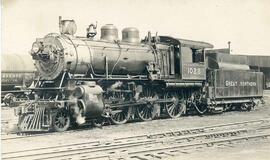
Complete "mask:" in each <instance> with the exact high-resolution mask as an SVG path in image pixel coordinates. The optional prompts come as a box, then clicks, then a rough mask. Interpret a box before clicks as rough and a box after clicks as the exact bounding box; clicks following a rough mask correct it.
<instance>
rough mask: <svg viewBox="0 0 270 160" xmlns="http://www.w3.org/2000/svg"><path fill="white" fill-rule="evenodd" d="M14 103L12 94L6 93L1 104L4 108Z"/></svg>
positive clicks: (14, 98) (14, 99)
mask: <svg viewBox="0 0 270 160" xmlns="http://www.w3.org/2000/svg"><path fill="white" fill-rule="evenodd" d="M15 101H16V97H15V95H14V94H12V93H8V94H6V95H5V96H4V99H3V102H4V103H5V105H6V106H10V105H12V103H14V102H15Z"/></svg>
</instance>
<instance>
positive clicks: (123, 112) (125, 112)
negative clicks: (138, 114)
mask: <svg viewBox="0 0 270 160" xmlns="http://www.w3.org/2000/svg"><path fill="white" fill-rule="evenodd" d="M130 113H131V107H126V108H124V109H120V110H115V111H112V115H111V117H110V118H111V121H112V123H113V124H124V123H126V122H127V121H128V119H129V117H130Z"/></svg>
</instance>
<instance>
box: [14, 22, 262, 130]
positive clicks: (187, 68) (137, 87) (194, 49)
mask: <svg viewBox="0 0 270 160" xmlns="http://www.w3.org/2000/svg"><path fill="white" fill-rule="evenodd" d="M59 25H60V26H59V28H60V33H59V34H58V33H50V34H48V35H46V36H45V37H44V38H38V39H37V40H36V42H34V43H33V45H32V49H31V56H32V59H33V60H34V61H35V66H36V68H37V72H38V73H39V80H38V81H36V82H35V85H34V87H32V88H31V91H32V92H31V96H30V97H31V99H30V100H29V101H28V102H29V103H27V104H25V105H23V106H20V107H17V108H16V110H15V112H16V114H17V115H18V116H19V121H18V127H19V129H20V131H22V132H27V131H44V130H51V129H53V130H55V131H65V130H67V129H68V128H69V127H70V126H71V125H81V124H84V123H94V124H95V125H102V124H103V123H104V122H108V121H110V122H112V123H113V124H123V123H126V122H127V121H128V120H130V119H134V118H138V119H140V120H141V121H150V120H152V119H154V118H157V117H159V116H161V115H166V116H167V117H170V118H178V117H180V116H181V115H183V114H194V113H195V114H204V113H207V112H210V113H216V112H223V111H228V110H232V109H240V110H250V109H251V108H252V107H254V106H255V103H256V101H258V100H260V98H262V96H263V95H262V91H263V88H262V81H263V74H262V73H261V72H255V71H251V70H250V69H249V67H248V66H247V65H245V64H243V65H234V66H233V67H232V64H233V63H232V62H230V61H233V60H234V58H231V59H227V57H226V56H224V57H222V58H216V57H213V58H212V59H211V60H214V61H211V62H210V60H209V58H208V59H206V60H205V49H207V48H213V45H212V44H209V43H206V42H200V41H193V40H186V39H179V38H175V37H169V36H158V35H155V36H151V33H150V32H149V33H148V35H147V36H146V37H145V39H143V40H141V39H140V36H139V30H137V29H136V28H134V27H128V28H125V29H123V30H122V39H121V40H119V38H118V29H117V28H116V27H115V26H113V25H111V24H109V25H105V26H103V27H101V37H100V39H96V38H95V37H94V36H95V35H96V34H97V31H96V26H95V25H94V24H90V25H89V28H88V29H87V33H86V36H85V37H78V36H76V35H75V33H76V29H77V27H76V24H75V21H74V20H61V18H60V20H59ZM220 59H226V60H225V62H223V61H220ZM227 61H228V63H227Z"/></svg>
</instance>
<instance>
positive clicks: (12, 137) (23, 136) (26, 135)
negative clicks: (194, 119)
mask: <svg viewBox="0 0 270 160" xmlns="http://www.w3.org/2000/svg"><path fill="white" fill-rule="evenodd" d="M267 121H270V118H264V119H259V120H251V121H243V122H237V123H227V124H218V125H211V126H206V127H199V128H198V127H197V128H191V129H187V130H180V131H170V132H168V133H167V134H178V133H177V132H183V133H184V132H187V133H188V132H196V133H197V132H200V130H203V131H205V130H207V129H208V130H209V129H212V128H216V129H217V128H220V129H222V128H226V127H238V126H240V127H241V126H245V125H250V126H252V125H258V124H260V123H265V122H267ZM87 129H89V125H87V126H81V128H79V129H72V130H69V131H66V132H65V133H75V132H80V131H84V130H87ZM173 132H175V133H173ZM59 134H62V133H59V132H44V133H38V134H31V133H23V134H17V133H16V132H13V133H11V134H8V135H6V134H2V135H1V140H2V141H8V140H16V139H26V138H35V137H42V136H53V135H59ZM162 134H163V133H161V135H162ZM142 136H148V135H142Z"/></svg>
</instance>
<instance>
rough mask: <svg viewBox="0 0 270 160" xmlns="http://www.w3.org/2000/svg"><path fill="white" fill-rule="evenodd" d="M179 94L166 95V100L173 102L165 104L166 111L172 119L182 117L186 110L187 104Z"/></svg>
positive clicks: (169, 93) (168, 93) (170, 93)
mask: <svg viewBox="0 0 270 160" xmlns="http://www.w3.org/2000/svg"><path fill="white" fill-rule="evenodd" d="M180 98H181V97H180V96H179V94H178V93H177V92H167V93H166V94H165V95H164V99H165V100H171V101H172V102H168V103H165V104H164V108H165V111H166V113H167V115H168V116H169V117H171V118H178V117H180V116H181V115H182V113H184V112H185V110H186V104H185V101H184V99H183V97H182V98H181V99H180Z"/></svg>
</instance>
